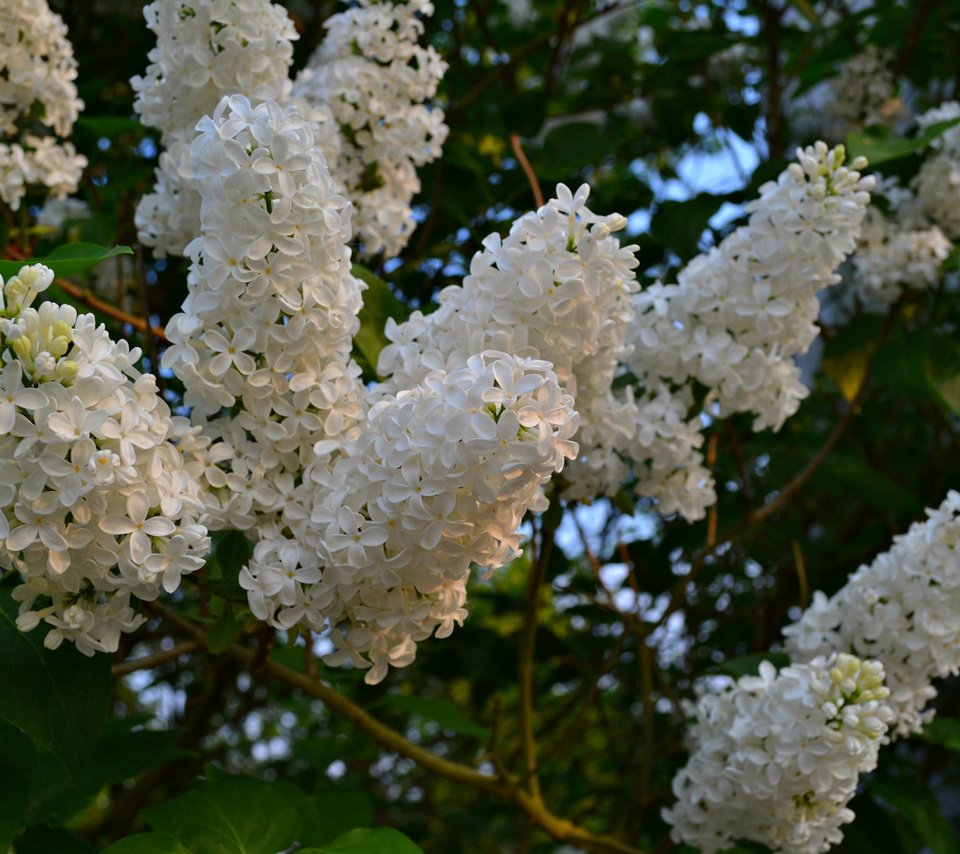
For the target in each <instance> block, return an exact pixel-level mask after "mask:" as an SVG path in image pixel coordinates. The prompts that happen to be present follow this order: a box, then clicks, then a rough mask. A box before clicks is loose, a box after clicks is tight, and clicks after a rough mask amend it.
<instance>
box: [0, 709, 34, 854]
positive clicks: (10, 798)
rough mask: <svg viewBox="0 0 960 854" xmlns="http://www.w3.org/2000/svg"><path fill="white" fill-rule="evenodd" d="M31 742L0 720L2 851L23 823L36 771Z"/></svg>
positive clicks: (0, 825)
mask: <svg viewBox="0 0 960 854" xmlns="http://www.w3.org/2000/svg"><path fill="white" fill-rule="evenodd" d="M36 762H37V751H36V748H35V747H34V746H33V742H31V741H30V739H29V738H28V737H27V736H26V735H25V734H24V733H22V732H20V730H18V729H17V728H16V727H14V726H12V725H10V724H8V723H3V722H0V851H6V850H7V848H8V847H9V846H10V842H11V840H12V839H13V835H14V834H15V833H16V832H17V830H18V829H19V828H20V826H21V825H22V824H23V822H24V815H25V813H26V811H27V807H28V806H29V804H30V790H31V788H32V784H33V776H34V772H35V770H36Z"/></svg>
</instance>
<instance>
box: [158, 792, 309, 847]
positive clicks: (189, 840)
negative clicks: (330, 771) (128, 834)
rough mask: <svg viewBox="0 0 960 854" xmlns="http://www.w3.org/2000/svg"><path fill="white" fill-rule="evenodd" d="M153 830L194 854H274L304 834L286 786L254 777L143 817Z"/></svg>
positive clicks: (185, 796) (175, 800)
mask: <svg viewBox="0 0 960 854" xmlns="http://www.w3.org/2000/svg"><path fill="white" fill-rule="evenodd" d="M144 815H145V817H146V819H147V822H148V823H149V824H150V826H151V827H152V828H153V829H154V830H156V831H159V832H160V833H166V834H169V835H170V836H173V837H174V838H175V839H177V840H179V841H180V842H181V843H183V845H185V846H186V847H187V848H188V849H189V850H190V851H191V852H192V854H222V853H223V852H225V851H230V852H232V854H276V852H277V851H282V850H284V849H286V848H289V847H290V846H291V845H293V844H294V843H295V842H296V841H297V840H298V837H299V835H300V830H301V822H300V815H299V813H298V810H297V808H296V805H295V802H293V801H292V800H291V798H290V797H288V794H287V792H286V787H283V786H278V785H276V784H273V783H267V782H265V781H263V780H256V779H254V778H252V777H222V778H221V779H218V780H217V781H216V782H207V783H205V784H202V785H201V786H200V787H199V788H198V789H196V790H193V791H190V792H186V793H184V794H182V795H180V796H178V797H176V798H173V799H172V800H170V801H166V802H165V803H162V804H158V805H157V806H155V807H151V808H150V809H148V810H146V811H145V813H144Z"/></svg>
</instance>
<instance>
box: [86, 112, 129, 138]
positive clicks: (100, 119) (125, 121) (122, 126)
mask: <svg viewBox="0 0 960 854" xmlns="http://www.w3.org/2000/svg"><path fill="white" fill-rule="evenodd" d="M74 127H75V129H77V130H82V131H86V132H88V133H90V134H93V135H95V136H105V137H107V138H108V139H115V138H116V137H118V136H120V134H122V133H139V132H141V131H144V130H145V128H144V126H143V125H142V124H140V122H139V121H137V120H136V119H131V118H129V117H127V116H88V115H83V116H80V117H79V118H78V119H77V123H76V124H75V125H74Z"/></svg>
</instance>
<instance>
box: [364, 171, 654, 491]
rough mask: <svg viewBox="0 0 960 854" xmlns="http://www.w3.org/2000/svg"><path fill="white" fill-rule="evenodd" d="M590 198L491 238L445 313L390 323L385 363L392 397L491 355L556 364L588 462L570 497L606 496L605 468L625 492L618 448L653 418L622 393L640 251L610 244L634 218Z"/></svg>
mask: <svg viewBox="0 0 960 854" xmlns="http://www.w3.org/2000/svg"><path fill="white" fill-rule="evenodd" d="M588 195H589V187H588V186H587V185H583V186H582V187H580V189H578V190H577V192H576V193H571V192H570V190H569V189H568V188H567V187H565V186H564V185H562V184H561V185H559V186H558V187H557V198H556V199H551V200H550V201H549V202H548V203H547V204H546V205H544V206H543V207H542V208H540V210H538V211H537V212H536V213H528V214H525V215H524V216H522V217H520V218H519V219H517V220H516V221H515V222H514V223H513V225H512V226H511V228H510V233H509V235H508V236H507V237H506V238H504V239H502V240H501V238H500V236H499V235H497V234H491V235H489V236H488V237H486V238H485V239H484V241H483V246H484V249H483V250H482V251H481V252H478V253H477V254H476V255H475V256H474V257H473V259H472V261H471V262H470V273H469V275H468V276H466V278H465V279H464V280H463V285H454V286H450V287H448V288H446V289H444V290H443V291H441V293H440V295H439V297H438V300H439V303H440V305H439V308H438V309H437V310H436V311H434V312H432V313H431V314H429V315H427V316H424V315H423V314H422V313H421V312H419V311H415V312H414V313H413V314H412V315H411V316H410V317H409V318H408V319H407V320H406V321H405V322H404V323H402V324H400V325H397V324H396V323H394V322H392V321H389V320H388V321H387V328H386V334H387V337H388V338H389V339H390V341H391V342H392V343H390V344H389V345H387V346H386V347H385V348H384V349H383V350H382V351H381V353H380V359H379V363H378V370H379V372H380V374H381V375H382V376H385V377H389V379H388V380H387V382H386V383H385V384H384V388H385V389H390V390H395V389H401V388H406V387H409V386H411V385H414V384H416V383H418V382H420V381H421V380H422V378H423V377H424V376H425V375H426V374H427V373H428V372H429V371H431V370H434V369H436V368H449V367H451V366H459V365H462V364H463V363H464V362H465V360H466V359H467V357H468V356H469V355H470V354H472V353H477V352H480V351H482V350H485V349H487V348H492V349H495V350H502V351H505V352H508V353H516V354H518V355H521V356H530V357H533V358H537V359H544V360H546V361H549V362H550V363H551V364H552V365H553V369H554V371H555V372H556V374H557V377H558V378H559V380H560V383H561V384H562V386H563V388H564V390H565V391H566V392H568V393H569V394H571V395H573V397H574V398H575V399H576V405H577V411H578V412H579V413H580V432H579V434H578V436H577V441H578V443H579V444H580V452H581V458H582V459H578V460H577V461H576V462H575V463H574V464H573V465H572V466H571V467H570V469H569V470H568V472H567V474H568V479H569V481H570V490H569V491H568V494H570V495H571V496H572V497H580V496H581V495H582V496H583V497H593V496H594V495H596V494H597V491H596V489H595V488H594V483H595V477H594V475H593V472H594V470H595V469H597V468H598V467H600V466H605V468H606V470H612V471H613V472H614V475H613V478H612V479H614V480H615V482H616V486H615V487H614V491H615V490H616V488H617V486H619V483H620V481H621V480H623V479H625V478H626V476H627V472H628V469H627V466H626V464H625V463H624V462H623V461H622V460H621V458H620V457H619V456H617V455H616V454H615V453H614V451H613V450H612V448H613V443H612V442H611V438H612V437H613V438H616V437H617V436H620V438H621V440H622V439H623V436H622V435H621V434H623V433H625V434H628V435H632V434H633V431H635V430H636V425H637V422H638V419H640V418H642V417H643V416H642V414H638V412H637V408H636V406H635V404H634V403H633V401H632V400H629V399H624V398H622V396H621V395H618V394H617V393H615V392H614V391H613V388H612V386H613V381H614V378H615V376H616V374H617V372H618V367H619V365H620V364H621V363H622V362H623V361H624V359H625V358H626V357H627V356H628V355H629V348H628V347H627V346H626V343H625V342H626V338H627V335H628V327H629V325H630V323H631V322H632V321H633V320H634V312H633V306H632V303H631V295H632V294H634V293H635V292H636V291H637V290H638V289H639V284H638V283H637V280H636V275H635V273H634V270H635V268H636V266H637V263H638V262H637V258H636V254H635V253H636V249H637V247H636V246H621V245H620V244H619V242H618V241H617V239H616V238H615V237H613V236H612V232H614V231H617V230H620V229H622V228H623V227H624V226H625V225H626V220H625V218H624V217H622V216H620V215H619V214H612V215H610V216H599V215H597V214H595V213H593V212H592V211H591V210H590V209H589V208H587V206H586V202H587V197H588ZM582 460H586V462H584V461H582ZM574 487H576V495H575V496H574V495H573V489H574Z"/></svg>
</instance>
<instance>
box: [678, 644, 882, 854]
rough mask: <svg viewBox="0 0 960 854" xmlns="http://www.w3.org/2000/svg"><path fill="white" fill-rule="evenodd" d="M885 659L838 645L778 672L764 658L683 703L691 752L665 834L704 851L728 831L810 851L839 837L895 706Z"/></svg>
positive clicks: (727, 839) (728, 841)
mask: <svg viewBox="0 0 960 854" xmlns="http://www.w3.org/2000/svg"><path fill="white" fill-rule="evenodd" d="M888 693H889V692H888V690H887V688H886V687H885V686H884V670H883V665H882V664H880V663H879V662H877V661H866V660H864V661H861V660H860V659H858V658H856V657H854V656H852V655H848V654H846V653H834V654H831V655H829V656H821V657H818V658H815V659H813V660H812V661H809V662H808V663H805V664H794V665H791V666H789V667H784V668H782V669H781V670H780V671H779V672H778V671H777V670H776V668H775V667H774V666H773V665H772V664H771V663H770V662H767V661H765V662H763V663H762V664H761V665H760V675H759V676H744V677H741V678H740V679H739V680H738V681H737V682H735V683H733V682H729V683H728V684H727V685H726V686H724V687H723V688H722V689H720V690H715V691H711V692H708V693H704V694H703V695H701V696H700V698H699V699H698V701H697V702H696V704H695V705H694V704H690V709H689V711H690V712H691V713H692V714H693V715H694V716H695V718H696V720H695V722H694V724H693V725H692V726H691V728H690V730H689V731H688V738H689V741H690V743H691V756H690V759H689V760H688V762H687V764H686V766H685V767H684V768H682V769H681V770H680V771H679V772H678V773H677V775H676V776H675V777H674V779H673V793H674V795H675V796H676V797H677V802H676V803H675V804H674V805H673V806H672V807H670V808H669V809H666V810H664V811H663V817H664V820H665V821H667V822H668V823H669V824H671V825H672V826H673V829H672V831H671V836H672V837H673V840H674V841H675V842H677V843H687V844H689V845H694V846H696V847H697V848H699V849H700V850H701V851H703V852H705V854H712V852H715V851H720V850H723V849H725V848H728V847H730V846H731V845H732V844H733V843H734V842H735V841H736V840H740V839H744V840H750V841H753V842H759V843H761V844H763V845H766V846H768V847H769V848H770V849H772V850H773V851H783V852H788V854H814V852H822V851H827V850H829V849H830V847H831V846H832V845H834V844H836V843H838V842H840V841H841V840H842V838H843V833H842V831H841V829H840V828H841V826H842V825H843V824H846V823H849V822H851V821H852V820H853V818H854V815H853V812H852V811H851V810H850V809H849V808H848V807H847V804H848V803H849V801H850V799H851V798H852V797H853V795H854V793H855V791H856V787H857V780H858V778H859V775H860V774H863V773H866V772H868V771H871V770H873V769H874V768H875V767H876V764H877V754H878V751H879V749H880V746H881V745H882V744H885V743H886V741H887V737H886V732H887V727H888V725H889V723H890V721H891V719H892V717H893V713H892V711H891V709H890V707H889V705H888V704H887V695H888Z"/></svg>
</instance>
